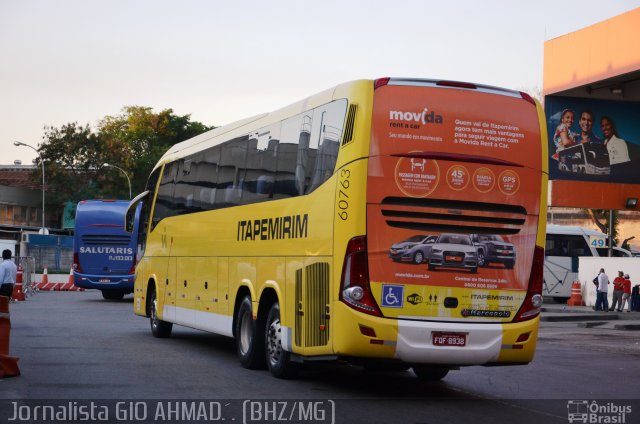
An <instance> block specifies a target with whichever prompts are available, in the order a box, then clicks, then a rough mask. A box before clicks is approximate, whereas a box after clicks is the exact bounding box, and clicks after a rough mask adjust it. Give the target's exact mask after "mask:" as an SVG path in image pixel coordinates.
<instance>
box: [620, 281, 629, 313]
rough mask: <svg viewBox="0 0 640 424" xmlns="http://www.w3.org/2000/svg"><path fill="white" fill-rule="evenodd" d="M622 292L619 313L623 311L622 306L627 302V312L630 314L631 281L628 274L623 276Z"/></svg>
mask: <svg viewBox="0 0 640 424" xmlns="http://www.w3.org/2000/svg"><path fill="white" fill-rule="evenodd" d="M622 291H623V293H622V306H621V307H620V312H622V311H623V310H624V304H625V303H627V302H628V303H627V312H631V280H630V279H629V274H625V275H624V284H623V285H622Z"/></svg>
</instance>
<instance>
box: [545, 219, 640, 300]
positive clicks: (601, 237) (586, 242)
mask: <svg viewBox="0 0 640 424" xmlns="http://www.w3.org/2000/svg"><path fill="white" fill-rule="evenodd" d="M606 240H607V235H606V234H604V233H601V232H600V231H596V230H592V229H590V228H584V227H576V226H567V225H554V224H549V225H547V236H546V240H545V251H544V283H543V288H542V295H543V296H549V297H553V299H554V300H556V301H560V302H565V301H566V300H567V299H569V298H570V297H571V283H573V282H574V281H575V280H577V279H578V258H579V257H580V256H608V250H609V249H608V248H607V247H606ZM612 255H613V256H615V257H627V256H633V255H632V254H631V252H629V251H628V250H626V249H622V248H620V247H616V246H614V247H613V252H612Z"/></svg>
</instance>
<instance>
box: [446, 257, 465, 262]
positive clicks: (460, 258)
mask: <svg viewBox="0 0 640 424" xmlns="http://www.w3.org/2000/svg"><path fill="white" fill-rule="evenodd" d="M444 260H445V261H447V262H462V257H461V256H445V257H444Z"/></svg>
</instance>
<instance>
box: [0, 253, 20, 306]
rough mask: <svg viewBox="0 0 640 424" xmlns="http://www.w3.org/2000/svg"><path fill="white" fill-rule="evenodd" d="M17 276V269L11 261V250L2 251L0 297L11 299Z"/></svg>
mask: <svg viewBox="0 0 640 424" xmlns="http://www.w3.org/2000/svg"><path fill="white" fill-rule="evenodd" d="M17 274H18V268H17V267H16V264H14V263H13V261H12V260H11V250H9V249H5V250H3V251H2V262H1V263H0V284H1V285H0V296H6V297H8V298H11V295H12V294H13V285H14V284H15V283H16V275H17Z"/></svg>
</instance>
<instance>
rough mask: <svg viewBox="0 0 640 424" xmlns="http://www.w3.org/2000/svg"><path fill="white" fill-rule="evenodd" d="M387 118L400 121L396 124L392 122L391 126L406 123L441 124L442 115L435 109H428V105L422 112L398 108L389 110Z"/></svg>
mask: <svg viewBox="0 0 640 424" xmlns="http://www.w3.org/2000/svg"><path fill="white" fill-rule="evenodd" d="M389 119H390V120H391V121H400V123H398V124H395V125H394V124H392V125H393V126H396V125H401V123H404V124H405V126H406V125H407V124H423V125H426V124H442V122H443V119H442V115H438V114H437V113H436V112H435V111H433V110H432V111H430V110H429V108H428V107H425V108H424V109H423V110H422V112H403V111H399V110H390V111H389Z"/></svg>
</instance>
